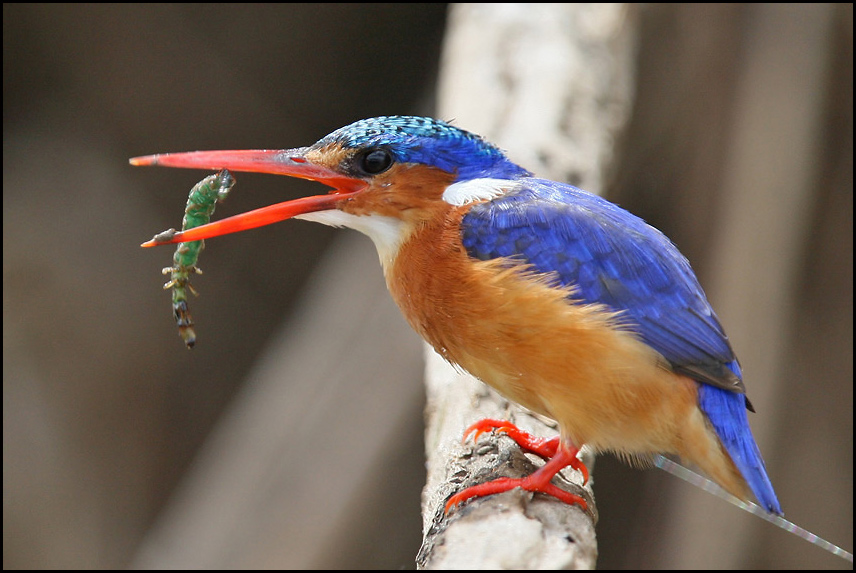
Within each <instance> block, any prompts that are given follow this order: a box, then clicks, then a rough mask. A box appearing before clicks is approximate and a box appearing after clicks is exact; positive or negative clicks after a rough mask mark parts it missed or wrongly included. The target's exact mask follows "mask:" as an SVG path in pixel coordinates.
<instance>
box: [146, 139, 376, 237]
mask: <svg viewBox="0 0 856 573" xmlns="http://www.w3.org/2000/svg"><path fill="white" fill-rule="evenodd" d="M307 151H308V148H306V147H300V148H296V149H280V150H271V149H249V150H236V151H191V152H187V153H163V154H159V155H147V156H144V157H133V158H131V159H130V163H131V165H163V166H165V167H186V168H190V169H207V170H211V171H219V170H221V169H228V170H230V171H248V172H254V173H273V174H276V175H288V176H290V177H299V178H301V179H310V180H312V181H318V182H320V183H324V184H325V185H329V186H330V187H332V188H333V191H332V192H331V193H329V194H327V195H316V196H313V197H303V198H301V199H295V200H293V201H285V202H283V203H277V204H275V205H271V206H269V207H262V208H261V209H255V210H253V211H248V212H247V213H242V214H240V215H235V216H234V217H228V218H226V219H222V220H220V221H215V222H213V223H208V224H207V225H201V226H199V227H195V228H193V229H190V230H188V231H183V232H180V233H176V234H175V235H172V236H171V237H170V238H169V239H167V240H156V239H152V240H151V241H147V242H145V243H143V244H142V246H143V247H154V246H156V245H168V244H172V243H180V242H188V241H199V240H202V239H209V238H211V237H218V236H220V235H228V234H229V233H237V232H238V231H246V230H247V229H255V228H256V227H264V226H265V225H270V224H271V223H277V222H279V221H284V220H285V219H290V218H291V217H295V216H297V215H302V214H304V213H312V212H315V211H327V210H329V209H335V208H336V206H337V205H338V203H339V202H340V201H342V200H343V199H346V198H347V197H349V196H351V195H354V194H356V193H358V192H360V191H361V190H363V189H364V188H365V187H366V182H365V181H362V180H360V179H353V178H350V177H346V176H344V175H342V174H340V173H338V172H336V171H333V170H332V169H330V168H328V167H324V166H322V165H318V164H316V163H312V162H311V161H309V160H308V159H306V152H307Z"/></svg>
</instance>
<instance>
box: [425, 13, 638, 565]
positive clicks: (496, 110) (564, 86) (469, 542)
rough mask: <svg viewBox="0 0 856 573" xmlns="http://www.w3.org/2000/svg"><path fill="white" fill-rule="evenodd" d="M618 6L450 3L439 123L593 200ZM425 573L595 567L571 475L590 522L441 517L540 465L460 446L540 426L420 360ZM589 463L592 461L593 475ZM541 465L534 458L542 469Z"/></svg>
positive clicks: (528, 505)
mask: <svg viewBox="0 0 856 573" xmlns="http://www.w3.org/2000/svg"><path fill="white" fill-rule="evenodd" d="M628 16H629V13H628V10H627V6H626V5H623V4H597V5H595V4H582V5H580V4H577V5H561V4H550V5H536V4H502V5H495V4H494V5H489V4H488V5H485V4H469V5H456V6H455V7H453V8H452V12H451V14H450V18H449V25H448V32H447V34H448V35H447V38H446V45H445V53H444V61H443V65H442V69H441V78H440V84H441V85H440V93H439V113H440V116H441V117H442V118H445V119H453V120H454V122H455V123H456V124H457V125H459V126H460V127H463V128H464V129H468V130H471V131H474V132H476V133H479V134H481V135H484V136H485V137H486V138H487V139H489V140H490V141H492V142H494V143H496V144H498V145H499V146H501V147H503V148H504V149H506V150H507V151H508V154H509V156H510V157H511V158H512V159H513V160H514V161H516V162H518V163H519V164H521V165H523V166H525V167H527V168H528V169H530V170H532V171H533V172H535V173H536V174H537V175H539V176H543V177H549V178H552V179H556V180H560V181H568V182H571V183H574V184H576V185H579V186H582V187H584V188H586V189H587V190H590V191H592V192H599V191H600V190H601V188H602V182H603V179H604V173H605V171H606V169H607V167H608V165H609V162H610V159H611V157H612V148H613V142H614V139H615V138H616V134H617V133H618V132H619V131H620V130H621V128H622V126H623V125H624V123H625V120H626V118H627V117H628V114H629V109H630V102H631V99H632V98H631V95H632V94H631V86H632V81H631V77H632V69H631V66H632V64H631V62H632V51H633V38H632V25H631V22H630V19H629V17H628ZM427 385H428V409H427V415H426V418H427V423H428V429H427V433H426V449H427V452H428V482H427V485H426V488H425V491H424V493H423V531H424V534H425V539H424V542H423V547H422V550H421V552H420V555H419V558H418V560H417V564H418V566H419V567H422V568H429V569H449V568H456V569H457V568H479V569H511V568H526V569H534V568H544V569H547V568H550V569H552V568H593V567H594V565H595V562H596V559H597V544H596V538H595V534H594V523H595V521H596V518H597V510H596V507H595V504H594V496H593V492H592V490H591V486H592V482H593V481H594V480H591V481H590V482H589V484H587V486H586V487H585V488H583V487H582V485H581V478H580V476H579V474H578V473H577V472H573V471H565V472H563V474H564V477H565V478H566V479H568V480H570V481H569V483H565V484H560V485H561V486H562V487H565V488H566V489H569V490H570V491H572V492H574V493H577V494H579V495H583V496H584V497H585V498H586V499H588V500H590V501H589V513H586V512H583V511H582V510H581V509H580V508H579V507H572V506H568V505H566V504H564V503H562V502H559V501H558V500H555V499H553V498H550V497H548V496H542V495H537V496H533V495H532V494H529V493H527V492H522V491H520V490H514V491H511V492H508V493H505V494H501V495H495V496H490V497H487V498H482V499H478V500H472V501H470V502H469V503H468V504H466V505H465V506H464V507H462V508H459V509H456V510H453V511H452V512H450V513H449V515H445V514H444V511H443V506H444V503H445V500H446V499H448V497H449V495H451V494H452V493H454V492H455V491H458V490H460V489H462V488H463V487H466V486H468V485H472V484H474V483H479V482H482V481H486V476H488V475H491V476H499V475H503V476H509V477H522V476H525V475H528V474H530V473H532V471H533V470H534V469H535V467H537V466H535V465H533V463H532V461H531V460H530V459H527V457H526V456H525V455H524V454H522V453H521V452H520V450H519V448H517V446H516V445H514V444H513V443H512V442H511V440H510V439H508V438H505V437H496V436H486V435H485V436H482V437H481V438H480V439H479V442H478V444H475V445H474V444H473V442H472V439H470V440H469V441H468V442H467V443H466V444H462V442H461V438H462V435H461V434H462V432H463V429H464V428H466V427H467V426H468V425H469V424H471V423H472V422H474V421H476V420H478V419H481V418H502V419H509V420H511V421H513V422H514V423H516V424H518V425H519V426H520V427H521V428H523V429H525V430H529V431H532V432H533V433H536V434H538V435H555V433H556V432H555V430H554V429H552V428H551V427H549V426H548V425H546V424H545V423H544V421H542V420H538V419H536V418H535V417H534V416H533V415H531V414H529V413H527V412H525V411H524V410H522V409H521V408H519V407H517V406H515V405H514V404H510V403H509V402H507V401H506V400H504V399H503V398H501V397H499V396H498V395H497V394H496V393H495V392H493V391H492V390H490V389H489V388H487V387H486V386H485V385H484V384H481V383H480V382H478V381H476V380H474V379H472V378H471V377H469V376H467V375H465V374H462V373H459V372H456V371H455V370H454V369H453V368H451V367H450V366H449V365H448V364H446V363H445V362H443V360H442V359H441V358H439V357H438V356H437V355H436V354H434V353H433V351H430V350H429V351H428V369H427ZM592 461H593V458H592V457H591V456H587V459H586V462H587V464H588V465H589V468H590V469H591V467H592V466H591V464H592ZM537 463H540V462H537Z"/></svg>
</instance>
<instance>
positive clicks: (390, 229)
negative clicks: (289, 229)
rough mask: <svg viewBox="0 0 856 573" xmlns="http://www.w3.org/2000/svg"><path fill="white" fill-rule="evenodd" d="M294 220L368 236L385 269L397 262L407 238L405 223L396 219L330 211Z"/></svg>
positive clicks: (297, 217) (305, 214) (304, 215)
mask: <svg viewBox="0 0 856 573" xmlns="http://www.w3.org/2000/svg"><path fill="white" fill-rule="evenodd" d="M294 218H295V219H303V220H304V221H315V222H316V223H323V224H325V225H330V226H331V227H347V228H349V229H354V230H355V231H359V232H361V233H363V234H364V235H368V237H369V238H370V239H371V240H372V241H373V242H374V244H375V247H376V248H377V254H378V256H379V257H380V262H381V264H383V266H384V268H386V266H387V265H388V264H389V263H391V262H392V261H394V260H395V257H396V256H397V255H398V248H399V247H400V246H401V243H402V241H404V238H405V229H404V227H405V225H404V221H402V220H401V219H396V218H395V217H384V216H382V215H352V214H350V213H345V212H344V211H339V210H338V209H330V210H328V211H316V212H314V213H304V214H303V215H297V216H296V217H294Z"/></svg>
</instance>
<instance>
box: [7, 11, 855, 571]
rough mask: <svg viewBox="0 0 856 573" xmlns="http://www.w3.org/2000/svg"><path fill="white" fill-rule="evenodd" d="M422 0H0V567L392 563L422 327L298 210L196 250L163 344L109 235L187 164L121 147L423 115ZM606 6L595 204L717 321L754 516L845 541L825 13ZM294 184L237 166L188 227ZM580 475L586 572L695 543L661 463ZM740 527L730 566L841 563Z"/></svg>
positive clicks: (256, 144)
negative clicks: (637, 233) (222, 193)
mask: <svg viewBox="0 0 856 573" xmlns="http://www.w3.org/2000/svg"><path fill="white" fill-rule="evenodd" d="M447 9H448V8H447V6H446V5H443V4H430V5H429V4H406V5H399V4H383V5H379V4H357V5H350V4H312V5H309V4H296V5H295V4H292V5H247V4H241V5H199V4H194V5H146V6H143V5H69V4H63V5H44V4H42V5H40V4H19V5H17V4H4V6H3V43H4V50H3V58H4V59H3V64H4V66H3V71H4V92H3V95H4V105H3V120H4V124H3V125H4V140H3V146H4V147H3V151H4V158H3V161H4V169H3V186H4V193H3V224H4V231H3V232H4V235H3V239H4V240H3V310H4V313H3V317H4V318H3V321H4V322H3V332H4V336H3V341H4V346H3V404H4V409H3V420H4V425H3V434H4V442H3V474H4V475H3V501H4V504H3V506H4V509H3V562H4V563H3V564H4V568H117V567H212V568H213V567H217V568H220V567H239V568H241V567H243V568H246V567H256V566H259V567H271V568H302V567H310V568H311V567H339V568H342V567H347V568H398V567H404V568H408V567H412V563H413V558H414V556H415V555H416V551H417V550H418V546H419V541H420V537H421V534H420V518H419V513H418V512H419V492H420V489H421V485H422V483H423V480H424V469H423V467H422V465H423V452H422V438H421V434H422V427H421V426H422V422H421V399H422V398H421V392H420V378H421V366H420V359H421V352H422V347H421V344H420V342H419V341H418V340H417V338H416V335H415V334H413V333H411V332H410V331H409V330H408V329H407V327H406V326H405V325H404V324H403V321H402V320H401V319H400V318H399V317H398V316H397V314H396V311H395V309H394V308H393V307H392V304H391V302H390V301H389V300H388V298H386V297H385V296H384V295H383V286H382V278H381V273H380V269H379V265H378V264H377V261H376V255H375V254H374V252H373V247H372V245H371V243H370V242H369V241H368V240H366V239H365V238H364V237H360V236H358V235H357V234H356V233H353V232H344V231H339V232H336V231H334V230H332V229H328V228H326V227H323V226H320V225H314V224H311V223H306V222H300V221H293V222H287V223H283V224H279V225H274V226H272V227H269V228H265V229H260V230H257V231H253V232H250V233H243V234H239V235H233V236H231V237H229V238H228V239H217V240H212V241H209V242H208V247H207V249H206V251H205V252H204V253H203V255H202V257H201V261H200V264H201V266H202V268H203V269H205V270H206V274H205V275H204V276H203V277H200V278H199V279H198V280H197V281H196V283H195V284H196V285H197V288H198V289H199V290H200V292H201V296H200V297H199V298H198V299H196V300H193V301H191V308H192V310H193V313H194V317H195V319H196V321H197V324H198V328H197V332H198V335H199V342H198V345H197V348H196V349H194V350H193V351H192V352H188V351H186V350H185V349H184V348H183V345H182V344H181V341H180V339H179V338H178V336H177V333H176V329H175V325H174V323H173V321H172V317H171V311H170V304H169V294H168V293H165V292H161V290H160V286H161V284H162V283H163V282H164V278H163V277H162V276H161V275H160V274H159V273H160V269H161V267H163V266H166V265H167V264H169V262H170V257H171V251H170V250H169V249H150V250H142V249H139V248H138V247H137V245H138V244H139V243H140V242H141V241H143V240H145V239H147V238H149V237H150V236H151V235H152V234H153V233H155V232H157V231H160V230H163V229H165V228H168V227H171V226H177V225H178V224H180V217H181V213H182V210H183V207H184V202H185V200H186V195H187V191H188V190H189V189H190V187H191V186H192V185H193V184H194V183H195V182H196V181H198V180H199V179H200V178H201V177H202V176H203V175H204V174H203V173H201V172H193V171H183V170H181V171H179V170H167V169H155V168H152V169H142V168H131V167H130V166H129V165H128V164H127V158H128V157H131V156H135V155H142V154H148V153H156V152H166V151H186V150H193V149H230V148H231V149H240V148H282V147H293V146H298V145H305V144H309V143H311V142H314V141H315V140H317V139H318V138H320V137H321V136H323V135H324V134H326V133H328V132H329V131H331V130H333V129H335V128H337V127H340V126H342V125H345V124H347V123H349V122H351V121H354V120H356V119H360V118H364V117H371V116H375V115H387V114H428V115H430V114H432V113H433V101H434V89H435V88H434V84H435V81H436V75H437V73H438V66H439V61H440V53H441V45H442V39H443V34H444V27H445V24H446V14H447ZM638 26H639V51H638V78H639V79H638V85H637V102H636V107H635V110H634V114H633V118H632V120H631V123H630V126H629V128H628V133H627V137H626V138H625V140H624V141H623V142H622V145H621V146H620V148H619V149H620V156H619V159H618V161H617V162H616V165H615V168H614V178H613V179H614V180H613V184H612V185H611V187H610V188H609V190H608V193H607V195H608V196H610V197H611V198H612V199H614V200H616V201H618V202H620V203H621V204H622V205H623V206H625V207H627V208H629V209H630V210H632V211H634V212H636V213H637V214H639V215H641V216H643V217H644V218H645V219H647V220H648V221H649V222H651V223H652V224H654V225H655V226H657V227H659V228H660V229H662V230H663V231H664V232H666V233H667V234H668V235H669V236H670V237H672V239H673V240H674V241H675V242H676V243H677V244H678V246H679V247H680V248H681V249H682V250H683V252H684V253H685V254H686V255H687V256H688V257H689V258H690V260H691V261H693V265H694V267H695V269H696V270H697V272H698V274H699V276H700V278H701V281H702V284H704V285H705V286H706V288H707V290H708V294H709V295H710V297H711V299H712V300H713V302H714V306H715V307H717V308H718V309H719V308H722V307H725V308H727V309H729V310H728V311H727V312H723V311H722V310H720V315H721V318H722V319H723V322H724V324H725V326H726V329H728V330H729V332H730V333H731V336H732V339H733V340H734V344H735V347H736V348H737V350H738V354H739V355H740V357H741V362H742V364H743V367H744V371H745V372H746V377H747V386H748V388H749V393H750V396H751V397H752V398H753V401H754V402H755V405H756V407H757V409H758V412H759V413H758V414H757V415H756V416H753V424H756V425H757V426H759V427H760V428H761V430H759V432H758V433H759V442H760V443H761V444H760V445H761V449H762V451H763V452H764V454H765V458H766V460H767V465H768V469H769V470H770V474H771V476H772V479H773V483H774V484H775V485H776V488H777V491H778V493H779V496H780V499H781V501H782V504H783V506H784V507H785V511H786V514H787V516H788V517H789V518H790V519H792V520H793V521H795V522H797V523H799V524H800V525H803V526H805V527H807V528H809V529H811V530H812V531H814V532H816V533H818V534H819V535H822V536H824V537H828V538H829V539H830V540H832V541H834V542H836V543H839V544H841V545H843V546H845V547H846V548H848V549H852V521H853V515H852V509H853V497H852V491H853V488H852V467H853V464H852V459H853V458H852V451H853V444H852V436H853V407H852V406H853V398H852V390H853V370H852V356H853V355H852V342H853V338H852V313H853V290H852V205H853V201H852V199H853V197H852V195H853V177H852V175H853V171H852V157H853V130H852V127H853V122H852V63H853V62H852V55H853V51H852V48H853V37H852V30H853V26H852V5H824V4H817V5H812V6H807V5H802V6H796V7H794V8H787V7H781V8H779V9H778V10H773V9H770V8H769V7H768V8H758V7H754V6H749V5H742V4H731V5H711V6H701V5H668V6H666V5H649V6H648V7H646V8H645V9H644V10H642V11H641V12H640V13H639V17H638ZM756 118H762V119H763V120H764V121H755V119H756ZM463 127H467V126H463ZM744 164H745V165H744ZM759 173H760V174H761V175H758V174H759ZM777 177H784V178H785V179H784V180H781V179H777ZM794 178H797V180H794ZM317 189H318V188H317V187H313V186H312V185H311V184H304V183H301V182H296V181H292V180H285V179H282V178H277V177H272V176H262V175H250V174H239V175H238V185H237V187H236V188H235V192H234V193H233V194H232V196H231V197H230V198H229V201H228V202H227V203H226V204H225V205H223V206H221V207H219V209H218V213H217V215H216V216H217V217H222V216H225V215H228V214H233V213H237V212H242V211H246V210H248V209H250V208H254V207H258V206H261V205H267V204H271V203H274V202H277V201H282V200H286V199H289V198H294V197H298V196H301V195H305V194H308V193H312V192H317ZM777 214H781V216H771V215H777ZM759 245H761V246H763V247H764V248H765V249H767V250H768V251H769V252H770V253H771V255H770V258H769V259H767V258H762V259H758V260H753V259H752V258H751V257H743V258H741V257H739V256H735V255H734V254H735V253H737V254H738V255H739V253H740V252H741V249H748V248H749V247H750V246H751V247H753V248H755V249H757V248H758V246H759ZM328 247H332V249H328ZM782 255H783V256H784V258H783V257H782ZM770 261H775V264H773V263H771V264H770V267H769V268H770V269H772V270H771V271H770V273H769V274H766V275H765V274H764V271H766V270H767V269H768V267H767V264H768V263H769V262H770ZM737 263H740V264H743V265H745V268H744V267H739V266H735V265H736V264H737ZM773 271H775V272H773ZM749 277H751V278H749ZM782 284H785V285H786V287H787V288H784V289H783V288H781V286H782ZM378 293H380V294H378ZM735 301H736V302H735ZM720 305H721V306H720ZM731 309H734V310H733V311H732V310H731ZM732 312H734V314H731V313H732ZM732 327H733V329H732ZM753 327H754V330H753ZM735 331H736V332H735ZM300 359H303V360H302V361H301V360H300ZM298 363H299V364H298ZM336 365H344V369H345V371H344V372H343V371H342V370H341V369H339V370H337V369H336ZM758 372H761V373H766V374H769V375H770V376H771V378H772V379H773V380H774V381H773V382H769V383H766V382H764V381H763V378H764V377H763V376H759V378H761V379H762V381H761V382H756V381H755V380H754V379H753V373H758ZM271 392H276V394H271ZM272 395H273V396H276V398H275V399H272V398H271V396H272ZM277 416H281V419H282V423H281V424H277V423H276V421H277ZM278 432H280V433H278ZM259 436H263V437H265V438H266V439H265V440H261V439H260V438H259ZM596 479H597V484H596V489H595V491H596V494H597V501H598V507H599V510H600V515H601V519H600V523H599V524H598V534H599V542H600V553H601V556H600V559H599V566H600V567H603V568H611V567H612V568H634V569H636V568H646V567H657V566H660V567H664V566H670V565H675V564H676V563H679V561H676V560H675V559H673V558H670V557H669V556H670V555H674V554H682V553H701V554H704V551H705V549H704V548H705V538H707V539H712V538H718V537H721V536H723V535H726V536H727V535H728V532H727V531H723V530H719V529H716V528H711V529H709V530H706V529H705V525H709V524H706V523H705V522H706V521H708V517H709V515H710V514H709V513H708V510H707V509H706V508H707V507H708V506H707V505H705V503H708V500H705V501H701V502H699V503H698V504H697V505H693V503H694V502H695V500H699V499H702V500H704V497H705V496H706V494H702V493H700V492H697V491H696V490H694V489H692V488H689V486H684V485H682V484H680V483H678V482H677V480H676V479H675V478H671V477H669V476H666V475H664V474H662V473H661V472H656V471H653V470H652V471H646V472H640V471H637V470H632V469H629V468H626V467H625V466H622V465H621V464H619V463H617V462H615V461H614V460H612V459H611V458H609V457H603V458H600V459H599V460H598V465H597V469H596ZM687 500H690V501H687ZM709 503H712V504H713V505H714V506H717V504H719V505H722V504H723V502H719V501H717V500H709ZM248 508H249V509H248ZM674 508H680V511H675V510H674ZM717 511H718V510H717ZM727 515H728V516H730V517H731V518H732V519H734V520H735V522H737V521H739V523H740V524H743V523H745V522H743V521H741V520H743V519H748V520H751V519H754V518H751V517H749V516H746V517H744V516H742V515H739V514H737V510H731V513H728V514H727ZM681 516H697V517H699V519H698V520H697V521H681V519H682V518H681ZM756 521H757V520H756ZM750 523H751V522H750ZM745 527H752V528H753V532H754V535H756V538H753V543H754V545H753V548H754V550H753V551H752V552H751V555H749V556H748V557H746V558H745V559H743V560H741V561H740V565H741V566H742V567H781V568H784V567H788V568H790V567H821V568H824V567H830V568H833V567H840V566H842V565H843V562H839V561H838V560H836V559H834V558H832V557H829V556H826V555H824V554H822V553H821V552H820V551H819V550H817V549H815V548H811V547H810V546H808V545H807V544H805V543H804V542H802V541H800V540H797V539H796V538H794V537H791V536H788V535H786V534H785V533H783V532H781V531H779V530H776V529H774V528H773V527H772V526H769V525H766V524H763V523H761V522H759V523H758V524H753V525H751V526H746V525H735V527H734V530H735V531H742V529H741V528H745ZM676 528H678V529H685V530H686V529H692V530H694V531H696V532H698V534H697V538H696V539H695V540H686V541H682V542H680V544H679V543H678V542H677V541H675V539H676V537H675V529H676ZM759 532H760V533H759ZM693 543H694V545H693ZM711 558H715V556H713V557H711ZM703 562H704V563H709V564H710V563H715V562H714V561H703ZM713 566H715V565H713Z"/></svg>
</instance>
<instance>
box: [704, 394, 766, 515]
mask: <svg viewBox="0 0 856 573" xmlns="http://www.w3.org/2000/svg"><path fill="white" fill-rule="evenodd" d="M698 386H699V391H698V400H699V406H700V407H701V409H702V411H703V412H704V413H705V414H706V415H707V417H708V419H709V420H710V423H711V424H712V425H713V428H714V431H715V432H716V435H717V436H719V439H720V441H721V442H722V445H723V446H725V449H726V451H727V452H728V454H729V455H730V456H731V459H732V460H734V464H735V465H736V466H737V469H738V470H740V473H741V474H742V475H743V478H744V479H745V480H746V482H747V483H748V484H749V487H750V489H751V490H752V493H754V494H755V497H757V498H758V502H759V503H760V504H761V506H762V507H764V509H766V510H767V511H769V512H770V513H775V514H777V515H782V507H781V506H780V505H779V500H778V499H777V498H776V492H775V491H773V484H771V483H770V478H769V477H768V476H767V470H766V468H765V467H764V460H763V459H762V458H761V451H760V450H759V449H758V445H757V444H756V443H755V438H753V437H752V430H751V429H750V428H749V419H748V417H747V415H746V397H745V396H744V395H743V394H738V393H735V392H729V391H727V390H723V389H721V388H717V387H715V386H711V385H709V384H702V383H699V385H698Z"/></svg>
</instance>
